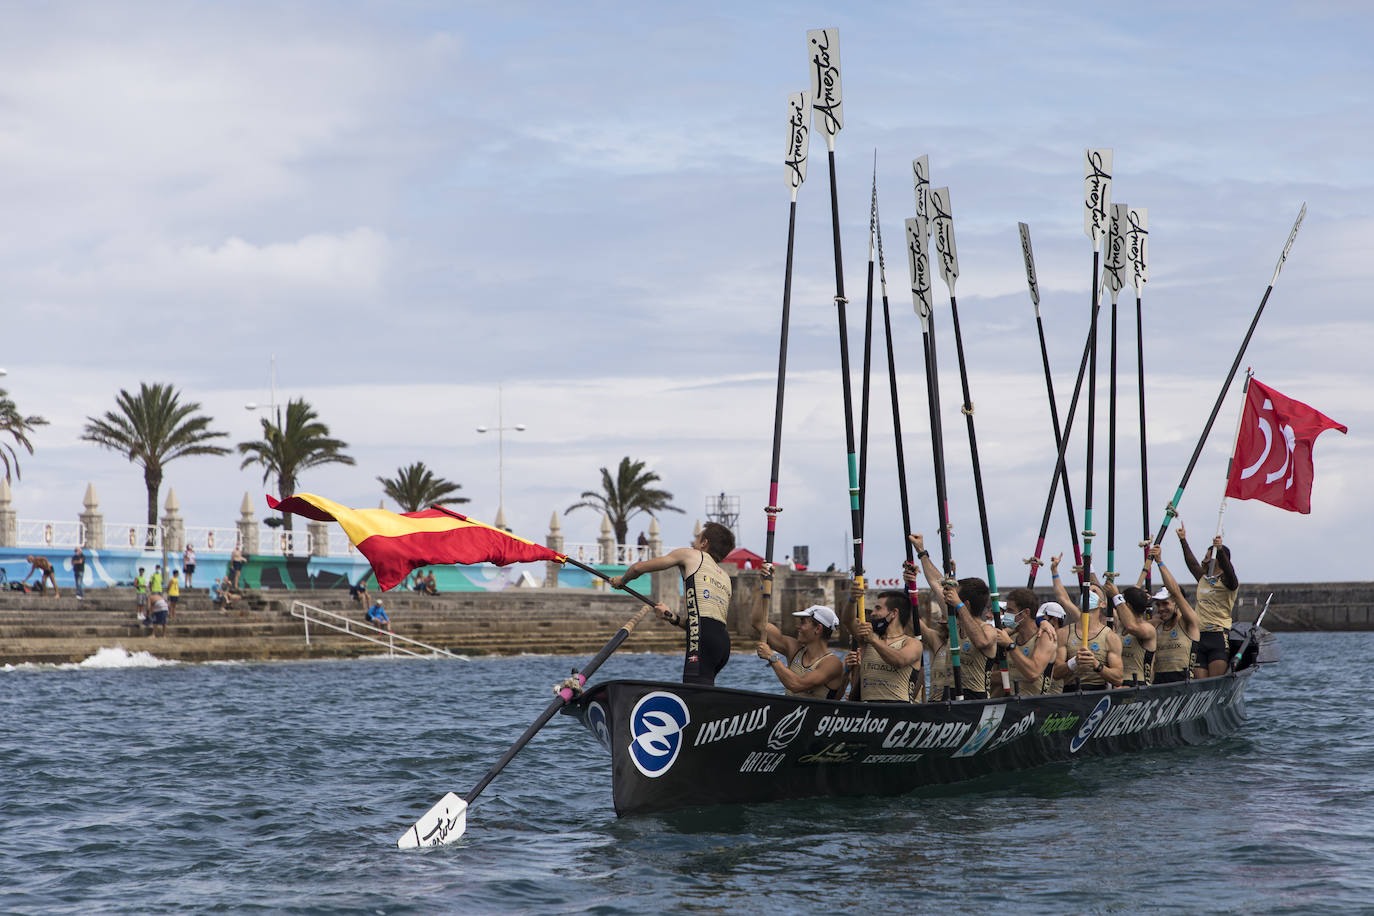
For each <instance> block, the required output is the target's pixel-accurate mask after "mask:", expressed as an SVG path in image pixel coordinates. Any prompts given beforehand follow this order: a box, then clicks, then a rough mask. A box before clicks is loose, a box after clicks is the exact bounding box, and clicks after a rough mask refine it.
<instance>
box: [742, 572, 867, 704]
mask: <svg viewBox="0 0 1374 916" xmlns="http://www.w3.org/2000/svg"><path fill="white" fill-rule="evenodd" d="M759 576H760V578H761V579H762V585H761V586H760V588H759V594H758V597H756V598H755V599H754V610H753V613H751V614H750V615H749V620H750V623H751V624H753V627H754V632H755V633H757V634H758V636H759V644H758V647H757V648H756V649H755V651H756V652H757V654H758V657H759V658H761V659H763V660H764V661H766V662H768V668H769V670H771V671H772V672H773V674H775V675H776V676H777V678H778V680H779V681H780V682H781V683H782V686H783V689H784V690H785V691H786V692H787V695H788V696H792V697H816V698H818V699H822V700H826V699H830V700H833V699H836V698H838V697H839V696H840V694H841V693H842V692H843V691H844V665H842V664H840V658H839V656H838V655H836V654H835V653H833V652H831V651H830V637H831V635H832V634H833V633H834V632H835V627H836V626H837V625H838V624H839V622H840V619H839V618H838V617H836V616H835V612H834V611H833V610H831V609H830V608H828V607H825V606H823V605H819V604H815V605H812V606H811V607H809V608H807V609H806V610H804V611H796V612H794V613H793V614H792V616H793V617H796V618H797V635H796V636H795V637H792V636H786V635H784V634H783V632H782V630H779V629H778V628H777V627H776V626H774V625H773V624H772V623H770V622H769V621H768V607H769V603H770V600H771V598H772V595H773V564H771V563H765V564H763V568H762V569H760V570H759ZM775 652H781V653H782V654H783V656H784V658H783V659H779V658H778V657H777V656H776V655H775V654H774V653H775ZM784 661H785V662H786V664H784Z"/></svg>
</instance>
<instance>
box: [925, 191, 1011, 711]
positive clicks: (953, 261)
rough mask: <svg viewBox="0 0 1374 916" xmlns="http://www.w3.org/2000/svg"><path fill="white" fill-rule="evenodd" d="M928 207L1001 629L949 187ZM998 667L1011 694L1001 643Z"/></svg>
mask: <svg viewBox="0 0 1374 916" xmlns="http://www.w3.org/2000/svg"><path fill="white" fill-rule="evenodd" d="M930 206H931V208H932V209H933V210H934V211H935V248H936V251H937V252H938V253H939V255H940V273H941V275H942V276H943V277H944V281H945V286H946V287H948V288H949V311H950V320H951V321H952V322H953V324H954V349H955V352H956V353H957V355H958V358H959V387H960V391H961V393H962V394H963V396H964V403H963V406H962V407H961V408H960V409H961V410H962V412H963V414H964V423H965V426H966V427H967V429H968V448H969V455H970V456H971V458H972V461H973V492H974V495H975V496H976V497H977V500H978V525H979V528H980V529H981V531H982V534H983V559H984V562H985V564H986V566H987V572H988V592H989V593H990V594H989V599H988V600H989V602H990V605H989V607H990V609H991V611H992V620H993V625H994V626H995V627H996V628H997V629H999V630H1000V629H1002V615H1001V612H1000V611H1001V609H1000V608H999V607H998V604H997V598H998V594H997V571H996V569H995V568H994V566H993V562H992V535H991V534H990V533H989V530H988V507H987V501H986V500H985V498H984V496H983V468H982V463H981V462H980V461H979V460H978V433H977V430H976V429H975V428H974V423H973V397H972V396H971V395H970V394H969V386H968V364H967V362H966V361H965V359H964V337H963V334H962V333H961V332H960V330H959V299H958V297H957V296H956V295H955V294H954V285H955V282H956V281H957V280H958V279H959V252H958V247H957V246H956V245H955V242H954V215H953V210H952V208H951V207H950V198H949V188H936V189H935V190H933V191H931V192H930ZM997 661H998V668H999V669H1000V670H1001V673H1002V689H1003V690H1005V691H1006V693H1007V694H1008V695H1010V694H1011V677H1010V673H1009V672H1008V670H1007V653H1006V650H1005V649H1004V648H1003V647H1002V645H1001V643H1000V642H999V643H998V646H997Z"/></svg>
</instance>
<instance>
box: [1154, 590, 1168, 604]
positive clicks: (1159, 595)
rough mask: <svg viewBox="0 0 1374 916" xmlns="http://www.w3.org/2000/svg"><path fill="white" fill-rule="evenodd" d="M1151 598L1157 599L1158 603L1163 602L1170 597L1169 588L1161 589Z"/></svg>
mask: <svg viewBox="0 0 1374 916" xmlns="http://www.w3.org/2000/svg"><path fill="white" fill-rule="evenodd" d="M1150 597H1151V598H1153V599H1155V600H1156V601H1163V600H1164V599H1165V598H1168V597H1169V590H1168V589H1167V588H1161V589H1160V590H1159V591H1157V592H1155V593H1154V594H1153V595H1151V596H1150Z"/></svg>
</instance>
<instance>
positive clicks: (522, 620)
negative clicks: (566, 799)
mask: <svg viewBox="0 0 1374 916" xmlns="http://www.w3.org/2000/svg"><path fill="white" fill-rule="evenodd" d="M645 581H647V580H645ZM637 584H643V583H637ZM757 585H758V578H757V576H756V575H755V574H753V573H750V572H744V573H740V574H738V575H737V576H736V577H735V600H734V602H733V605H732V607H731V614H730V618H731V619H730V628H731V631H732V632H733V633H734V634H735V640H734V643H735V652H736V653H750V652H752V646H753V642H754V640H753V638H752V635H751V634H749V633H748V632H747V631H748V613H749V608H750V606H751V604H752V602H753V600H754V595H755V594H757ZM1039 591H1041V592H1042V593H1043V594H1045V595H1046V596H1048V589H1040V590H1039ZM1190 591H1191V589H1190ZM1270 591H1272V592H1273V593H1274V603H1273V606H1272V607H1271V609H1270V612H1269V616H1268V618H1267V619H1266V620H1265V626H1266V627H1268V628H1269V629H1272V630H1275V631H1283V630H1370V629H1374V583H1363V582H1354V583H1281V584H1275V585H1265V584H1243V586H1242V599H1241V602H1242V603H1241V606H1240V607H1239V608H1238V612H1237V615H1236V616H1237V618H1238V619H1241V620H1253V619H1254V617H1255V615H1256V614H1257V613H1258V611H1259V608H1260V607H1261V606H1262V605H1263V603H1264V598H1265V596H1266V595H1268V594H1269V592H1270ZM86 594H87V598H86V600H84V601H78V600H77V599H76V598H75V597H74V595H73V594H72V593H71V592H69V591H68V590H65V589H64V590H63V595H62V597H61V598H54V597H51V596H40V595H24V594H19V593H14V592H0V664H19V663H23V662H37V663H68V662H79V661H81V660H83V659H85V658H88V657H90V656H91V655H94V654H95V653H96V651H97V650H99V649H101V648H109V647H123V648H124V649H126V650H127V651H129V652H135V651H148V652H151V653H152V654H153V655H156V656H158V657H159V658H167V659H177V660H181V661H211V660H228V659H250V660H251V659H257V660H268V659H301V658H347V657H354V656H359V655H370V654H377V653H379V652H385V651H386V649H385V647H381V646H377V645H375V644H373V643H368V642H366V641H363V640H360V639H357V638H354V637H350V636H346V635H343V634H334V633H330V632H328V631H326V632H320V631H319V629H318V628H316V627H312V628H311V641H310V645H308V646H307V645H306V642H305V630H304V625H303V623H302V621H301V620H299V619H297V618H295V617H292V616H291V614H290V608H291V604H292V602H293V601H303V602H305V603H307V604H310V605H313V606H315V607H318V608H322V609H324V610H329V611H334V612H336V613H340V614H344V615H347V616H349V617H351V618H352V619H353V620H356V621H361V620H362V618H363V608H361V607H358V606H357V605H356V604H355V603H354V602H353V601H352V600H351V599H350V598H349V597H348V592H347V591H345V590H341V589H321V590H308V589H295V590H282V589H277V590H269V589H263V590H250V591H248V592H246V593H245V595H246V596H245V599H244V601H243V602H241V603H240V605H238V606H236V607H235V608H234V609H233V610H232V611H230V612H229V613H227V614H226V613H225V612H223V611H220V610H218V609H216V608H214V607H212V606H211V604H210V600H209V598H208V596H207V594H206V592H205V591H204V590H203V589H191V590H186V591H184V592H183V596H182V599H181V604H180V607H179V609H178V613H177V619H176V620H175V621H173V622H172V623H170V624H169V625H168V628H167V636H166V637H165V638H153V637H150V636H148V635H146V634H145V632H144V631H142V630H140V629H139V628H138V626H137V623H136V621H135V617H134V593H133V590H132V589H125V588H102V589H89V590H87V593H86ZM837 594H838V597H839V599H840V600H841V601H844V600H847V580H845V579H843V578H841V577H839V576H837V575H835V574H826V573H791V572H789V573H787V574H785V575H783V576H781V577H780V579H779V582H778V584H777V598H776V599H775V602H774V604H775V608H774V612H773V618H772V619H773V620H774V622H779V621H780V618H781V619H782V622H783V624H784V626H789V625H790V621H791V618H790V616H784V615H790V612H791V611H794V610H799V609H801V608H804V607H806V606H807V605H810V604H831V605H832V606H833V602H834V601H835V598H836V596H837ZM385 601H386V607H387V612H388V614H389V615H390V616H391V618H392V621H393V628H394V630H395V632H396V633H397V634H399V635H403V636H408V637H410V638H412V639H417V640H420V641H422V642H425V643H429V644H431V645H436V646H440V647H442V648H445V649H448V650H450V651H453V652H458V653H462V654H466V655H483V654H518V653H569V654H574V655H577V654H591V653H592V652H594V651H596V650H597V649H598V648H600V647H601V646H602V645H603V644H604V643H605V642H606V640H607V639H609V638H610V636H611V635H612V634H613V633H614V632H615V631H616V629H617V628H618V627H619V626H620V625H621V624H622V623H624V622H625V620H627V619H628V618H629V617H631V616H632V615H633V614H634V613H635V611H636V610H637V609H638V608H639V607H640V605H639V603H638V602H637V601H636V600H635V599H633V598H630V597H628V596H625V595H621V594H616V593H610V592H606V591H598V590H589V589H557V588H555V589H549V588H513V589H507V590H505V591H501V592H455V593H451V594H441V595H438V596H436V597H425V596H422V595H418V594H415V593H413V592H410V593H401V592H391V593H388V594H387V595H385ZM779 605H780V607H779ZM683 642H684V637H683V633H682V631H681V630H678V629H675V628H673V627H670V626H668V625H667V624H665V623H663V622H661V621H658V620H657V619H656V618H654V617H652V616H651V617H649V618H646V619H645V621H644V622H643V623H641V624H640V626H639V627H638V628H637V629H636V631H635V633H634V634H633V635H632V636H631V638H630V639H629V640H628V641H627V642H626V644H625V647H624V651H632V652H634V651H638V652H669V653H678V652H681V651H682V647H683Z"/></svg>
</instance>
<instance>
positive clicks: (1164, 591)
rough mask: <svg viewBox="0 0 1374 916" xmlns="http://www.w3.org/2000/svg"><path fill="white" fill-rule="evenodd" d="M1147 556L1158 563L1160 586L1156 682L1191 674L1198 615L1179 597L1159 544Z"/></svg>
mask: <svg viewBox="0 0 1374 916" xmlns="http://www.w3.org/2000/svg"><path fill="white" fill-rule="evenodd" d="M1150 560H1151V561H1152V562H1155V563H1159V575H1160V578H1161V579H1163V580H1164V587H1163V588H1161V589H1160V590H1159V591H1157V592H1155V594H1154V599H1155V632H1156V633H1157V634H1158V635H1157V642H1156V645H1155V680H1154V682H1155V683H1156V684H1169V683H1173V682H1175V681H1186V680H1188V679H1189V678H1190V677H1192V674H1193V660H1192V656H1193V643H1194V642H1196V641H1197V640H1198V637H1199V630H1198V618H1197V613H1196V612H1195V611H1194V610H1193V607H1192V605H1190V604H1189V603H1188V600H1187V599H1186V598H1184V597H1183V590H1182V589H1181V588H1179V587H1178V582H1177V581H1176V580H1175V579H1174V577H1173V574H1172V573H1170V572H1169V569H1168V567H1166V566H1165V565H1164V564H1163V563H1162V562H1160V556H1159V548H1158V547H1152V548H1150Z"/></svg>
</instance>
